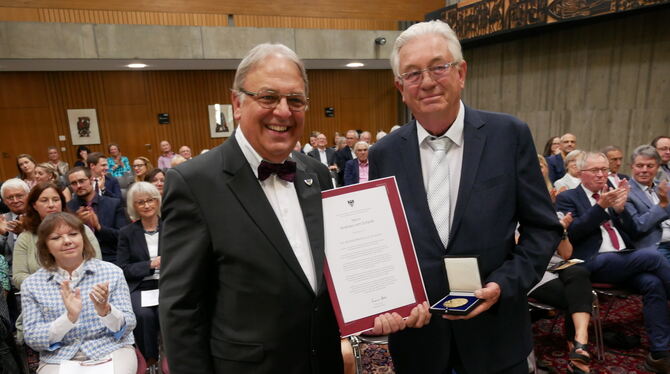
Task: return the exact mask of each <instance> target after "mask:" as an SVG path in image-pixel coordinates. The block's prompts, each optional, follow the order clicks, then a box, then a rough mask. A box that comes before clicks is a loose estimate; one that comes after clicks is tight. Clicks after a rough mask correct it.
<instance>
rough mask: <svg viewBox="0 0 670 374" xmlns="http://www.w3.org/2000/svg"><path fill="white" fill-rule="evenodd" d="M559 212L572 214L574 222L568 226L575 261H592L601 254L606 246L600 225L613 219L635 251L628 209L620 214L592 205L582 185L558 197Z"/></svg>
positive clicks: (627, 245)
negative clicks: (630, 236) (601, 247)
mask: <svg viewBox="0 0 670 374" xmlns="http://www.w3.org/2000/svg"><path fill="white" fill-rule="evenodd" d="M556 209H557V210H558V211H559V212H563V213H568V212H572V217H573V221H572V224H570V227H568V237H569V238H570V243H572V247H573V252H572V257H573V258H578V259H580V260H584V261H588V260H590V259H591V258H592V257H593V256H595V255H597V254H598V251H599V250H600V246H601V245H602V243H603V238H602V233H601V231H600V225H602V224H603V222H605V221H608V220H610V219H611V220H612V223H613V224H614V227H616V229H617V231H618V232H619V234H620V235H621V238H622V239H623V240H624V244H625V245H626V248H634V247H633V244H632V243H631V240H630V238H629V236H628V235H627V232H631V230H632V228H633V222H632V220H631V217H630V214H628V213H627V212H626V211H625V210H624V211H623V212H622V213H621V214H617V213H616V212H615V211H614V209H611V208H610V209H607V211H605V209H603V208H601V207H600V205H598V204H595V205H593V206H592V205H591V203H590V202H589V198H588V197H587V196H586V192H584V189H583V188H582V186H581V185H579V186H578V187H577V188H574V189H572V190H567V191H565V192H562V193H560V194H558V196H557V197H556ZM608 213H609V214H608Z"/></svg>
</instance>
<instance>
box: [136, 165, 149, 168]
mask: <svg viewBox="0 0 670 374" xmlns="http://www.w3.org/2000/svg"><path fill="white" fill-rule="evenodd" d="M142 166H147V164H135V165H133V167H134V168H141V167H142Z"/></svg>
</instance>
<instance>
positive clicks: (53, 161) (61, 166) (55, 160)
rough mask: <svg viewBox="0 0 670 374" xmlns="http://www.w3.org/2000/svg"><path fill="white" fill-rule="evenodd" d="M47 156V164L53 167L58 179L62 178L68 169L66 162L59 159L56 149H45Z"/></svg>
mask: <svg viewBox="0 0 670 374" xmlns="http://www.w3.org/2000/svg"><path fill="white" fill-rule="evenodd" d="M47 156H48V158H49V162H48V163H49V164H50V165H51V166H53V168H54V169H55V170H56V173H57V174H58V177H62V176H64V175H65V173H67V171H68V170H69V169H70V165H68V163H67V162H65V161H62V160H61V159H60V152H59V151H58V147H49V148H47Z"/></svg>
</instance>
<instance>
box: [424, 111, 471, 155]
mask: <svg viewBox="0 0 670 374" xmlns="http://www.w3.org/2000/svg"><path fill="white" fill-rule="evenodd" d="M464 123H465V105H463V101H459V107H458V114H457V115H456V119H455V120H454V123H452V124H451V126H449V129H448V130H447V132H446V133H444V135H442V136H446V137H448V138H449V139H450V140H451V141H452V142H453V143H454V144H456V145H457V146H459V147H461V146H462V145H463V126H464ZM416 124H417V126H416V135H417V138H418V140H419V147H420V146H421V144H422V143H423V142H424V141H426V139H427V138H428V137H431V136H433V135H431V134H430V133H429V132H428V131H426V129H425V128H424V127H423V125H422V124H421V123H420V122H419V121H418V120H417V121H416Z"/></svg>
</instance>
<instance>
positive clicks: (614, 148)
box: [600, 145, 623, 155]
mask: <svg viewBox="0 0 670 374" xmlns="http://www.w3.org/2000/svg"><path fill="white" fill-rule="evenodd" d="M612 151H619V152H621V153H623V151H622V150H621V148H619V147H618V146H616V145H608V146H606V147H605V148H603V149H601V150H600V152H602V153H603V154H605V155H606V154H607V153H609V152H612Z"/></svg>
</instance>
